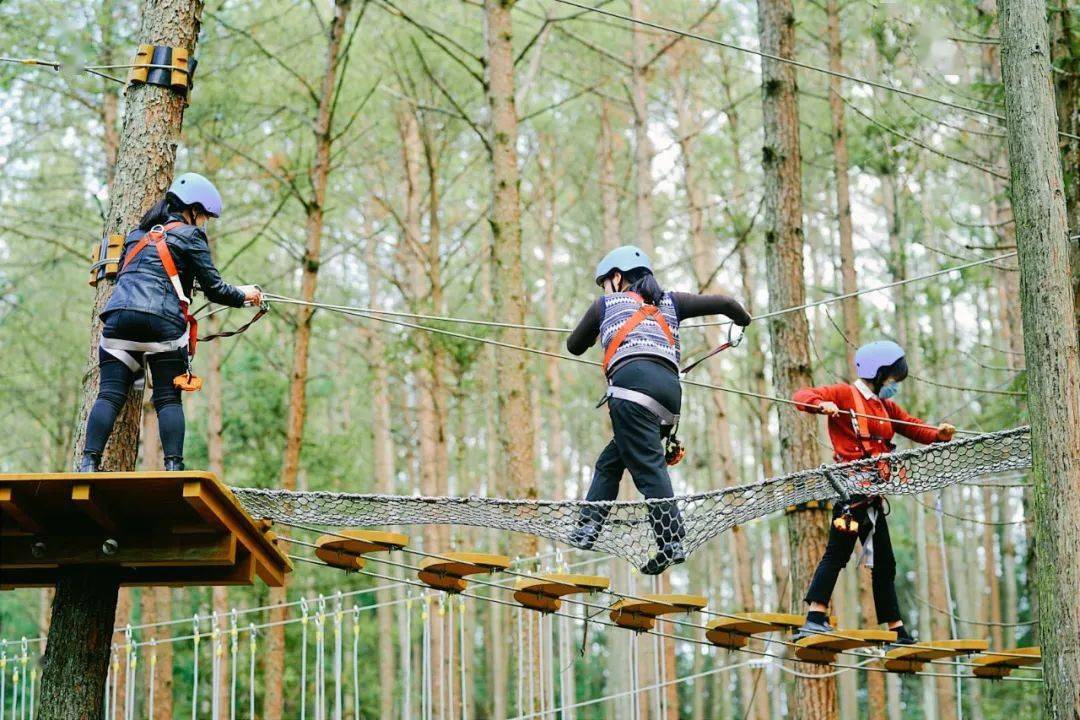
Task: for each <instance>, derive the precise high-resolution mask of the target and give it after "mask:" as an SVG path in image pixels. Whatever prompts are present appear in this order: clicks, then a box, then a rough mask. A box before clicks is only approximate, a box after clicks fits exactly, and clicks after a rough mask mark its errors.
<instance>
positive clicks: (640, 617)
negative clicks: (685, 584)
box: [608, 595, 709, 630]
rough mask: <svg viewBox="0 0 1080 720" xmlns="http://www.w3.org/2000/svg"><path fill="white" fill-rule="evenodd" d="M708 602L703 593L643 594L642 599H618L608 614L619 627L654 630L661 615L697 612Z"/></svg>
mask: <svg viewBox="0 0 1080 720" xmlns="http://www.w3.org/2000/svg"><path fill="white" fill-rule="evenodd" d="M708 604H709V601H708V600H707V599H706V598H705V596H703V595H643V596H642V597H641V599H624V600H620V601H618V602H617V603H615V604H614V605H612V606H611V612H609V613H608V615H609V616H610V617H611V622H613V623H615V624H616V625H618V626H619V627H624V628H629V629H630V630H652V629H653V628H654V627H656V618H657V617H659V616H660V615H671V614H673V613H690V612H696V611H698V610H703V609H705V606H706V605H708Z"/></svg>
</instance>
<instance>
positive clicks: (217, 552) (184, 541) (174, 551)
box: [0, 533, 236, 572]
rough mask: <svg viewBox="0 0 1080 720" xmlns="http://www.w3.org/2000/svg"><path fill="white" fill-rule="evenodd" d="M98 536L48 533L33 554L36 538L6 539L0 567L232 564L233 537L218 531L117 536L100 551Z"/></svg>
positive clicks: (1, 547) (234, 542)
mask: <svg viewBox="0 0 1080 720" xmlns="http://www.w3.org/2000/svg"><path fill="white" fill-rule="evenodd" d="M103 540H104V538H102V537H100V536H88V535H67V536H65V535H60V536H56V535H50V536H47V537H45V538H42V539H40V542H41V543H42V544H43V545H44V549H43V551H42V552H40V553H39V554H37V555H35V554H34V553H33V551H32V547H31V546H32V545H34V544H35V543H36V542H39V539H38V538H29V537H23V538H10V539H7V540H5V541H4V542H3V543H2V544H0V570H3V571H5V572H7V571H10V570H15V569H18V568H20V567H32V566H35V565H53V566H56V565H125V566H127V567H170V566H171V567H178V568H179V567H194V566H199V565H232V564H234V563H235V562H236V538H235V537H234V536H232V535H226V534H221V533H214V534H210V533H204V534H202V535H184V536H166V537H159V536H137V537H124V536H121V537H118V538H116V540H117V543H118V544H117V548H116V551H115V552H114V553H113V554H111V555H107V554H105V553H104V552H103V551H102V541H103Z"/></svg>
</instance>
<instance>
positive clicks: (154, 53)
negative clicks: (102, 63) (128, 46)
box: [128, 45, 197, 97]
mask: <svg viewBox="0 0 1080 720" xmlns="http://www.w3.org/2000/svg"><path fill="white" fill-rule="evenodd" d="M196 62H197V61H196V60H195V58H193V57H190V56H189V54H188V50H187V48H180V47H176V48H174V47H168V46H167V45H140V46H139V49H138V50H137V51H136V53H135V60H134V61H133V62H132V64H131V73H130V74H129V75H128V82H130V83H131V84H132V85H140V84H147V85H158V86H160V87H166V88H169V89H171V90H172V91H173V92H174V93H176V94H177V95H179V96H180V97H187V94H188V92H189V91H190V90H191V80H192V75H194V73H195V65H196Z"/></svg>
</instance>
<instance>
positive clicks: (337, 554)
mask: <svg viewBox="0 0 1080 720" xmlns="http://www.w3.org/2000/svg"><path fill="white" fill-rule="evenodd" d="M269 532H270V531H269V530H267V531H266V533H269ZM264 534H265V533H264ZM315 544H316V545H318V546H319V547H317V548H316V549H315V556H316V557H317V558H319V559H320V560H322V561H323V562H325V563H328V564H330V565H333V566H335V567H340V568H341V569H343V570H359V569H360V568H362V567H364V561H363V558H362V557H361V556H362V555H363V554H364V553H369V552H389V551H391V550H400V549H401V548H403V547H406V546H407V545H408V544H409V536H408V535H402V534H401V533H394V532H381V531H378V530H352V529H345V530H341V531H340V532H338V533H334V534H332V535H331V534H328V535H320V536H319V538H318V539H317V540H316V541H315Z"/></svg>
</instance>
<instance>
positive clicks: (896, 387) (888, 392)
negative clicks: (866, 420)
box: [878, 382, 900, 400]
mask: <svg viewBox="0 0 1080 720" xmlns="http://www.w3.org/2000/svg"><path fill="white" fill-rule="evenodd" d="M898 392H900V384H899V383H896V382H887V383H885V384H884V385H882V386H881V390H880V391H878V397H879V398H881V399H882V400H888V399H889V398H891V397H893V396H894V395H896V393H898Z"/></svg>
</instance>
